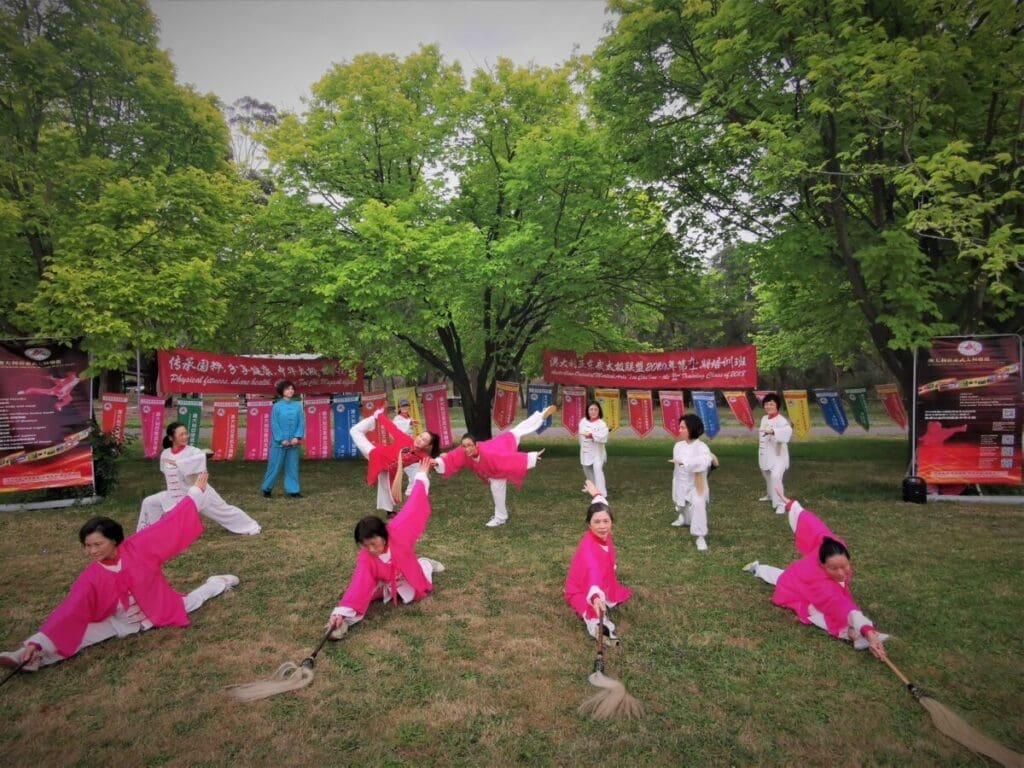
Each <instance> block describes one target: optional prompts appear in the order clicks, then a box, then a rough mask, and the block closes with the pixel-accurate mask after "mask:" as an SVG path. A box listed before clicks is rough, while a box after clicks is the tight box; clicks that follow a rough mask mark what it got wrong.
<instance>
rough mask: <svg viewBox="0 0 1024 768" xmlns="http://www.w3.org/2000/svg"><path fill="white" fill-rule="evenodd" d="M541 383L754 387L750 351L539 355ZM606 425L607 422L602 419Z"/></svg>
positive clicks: (555, 352) (559, 352)
mask: <svg viewBox="0 0 1024 768" xmlns="http://www.w3.org/2000/svg"><path fill="white" fill-rule="evenodd" d="M544 378H545V379H546V380H547V381H550V382H553V383H555V384H578V385H584V386H586V385H590V386H594V387H624V388H641V387H643V388H647V389H657V388H660V387H670V388H674V389H689V388H691V387H705V388H707V387H722V388H729V389H739V388H751V387H756V386H757V350H756V349H755V348H754V347H753V345H748V346H744V347H727V348H722V349H696V350H683V351H678V352H622V353H615V352H588V353H587V354H585V355H583V356H582V357H580V356H579V355H577V354H576V353H575V352H569V351H564V350H545V351H544ZM606 421H607V419H606Z"/></svg>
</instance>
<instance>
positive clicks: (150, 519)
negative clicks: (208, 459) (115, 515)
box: [135, 485, 261, 536]
mask: <svg viewBox="0 0 1024 768" xmlns="http://www.w3.org/2000/svg"><path fill="white" fill-rule="evenodd" d="M164 493H166V491H164ZM162 496H163V494H160V493H154V494H153V495H152V496H147V497H146V498H144V499H143V500H142V508H141V510H140V511H139V523H138V525H137V526H136V528H135V530H136V531H141V530H142V529H143V528H145V527H146V526H147V525H152V524H153V523H155V522H156V521H157V520H159V519H160V518H161V517H163V516H164V515H165V514H167V512H170V509H167V510H165V509H164V508H163V504H162V503H161V498H162ZM204 498H205V501H204V502H203V505H202V509H200V510H199V513H200V514H201V515H202V516H203V517H205V518H208V519H210V520H212V521H213V522H215V523H217V524H218V525H220V526H222V527H224V528H226V529H227V530H229V531H230V532H231V533H237V534H240V535H242V536H255V535H256V534H257V533H259V532H260V530H261V529H260V524H259V523H257V522H256V521H255V520H253V519H252V518H251V517H249V515H247V514H246V513H245V512H243V511H242V510H241V509H239V508H238V507H235V506H232V505H231V504H228V503H227V502H226V501H224V499H222V498H221V495H220V494H219V493H217V491H215V490H214V489H213V486H212V485H208V486H206V493H205V494H204Z"/></svg>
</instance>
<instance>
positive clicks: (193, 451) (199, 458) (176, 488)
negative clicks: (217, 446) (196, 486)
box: [136, 421, 260, 536]
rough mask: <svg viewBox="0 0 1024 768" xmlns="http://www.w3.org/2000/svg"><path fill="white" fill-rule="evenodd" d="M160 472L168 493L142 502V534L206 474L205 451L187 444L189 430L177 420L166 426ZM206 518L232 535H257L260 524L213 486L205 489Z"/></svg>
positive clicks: (159, 494)
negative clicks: (196, 480) (227, 500)
mask: <svg viewBox="0 0 1024 768" xmlns="http://www.w3.org/2000/svg"><path fill="white" fill-rule="evenodd" d="M160 471H161V472H163V474H164V480H165V481H166V483H167V490H166V491H161V492H160V493H154V494H153V495H152V496H147V497H146V498H144V499H143V500H142V510H141V511H140V512H139V523H138V525H137V527H136V530H139V531H141V530H142V529H143V528H145V527H146V526H147V525H152V524H153V523H155V522H156V521H157V520H159V519H160V518H161V517H163V516H164V515H165V514H167V513H168V512H170V511H171V510H172V509H174V506H175V505H176V504H177V503H178V502H179V501H181V500H182V499H183V498H185V494H186V493H187V492H188V487H189V486H190V485H191V484H192V482H193V480H194V479H195V478H196V476H198V475H199V474H200V473H201V472H205V471H206V452H205V451H201V450H199V449H198V448H196V447H195V446H193V445H189V444H188V427H186V426H185V425H184V424H182V423H181V422H178V421H172V422H171V423H170V424H168V425H167V434H166V436H165V437H164V450H163V453H161V454H160ZM202 514H203V516H204V517H207V518H209V519H210V520H213V522H215V523H217V524H219V525H222V526H223V527H225V528H227V529H228V530H229V531H231V533H238V534H242V535H245V536H255V535H256V534H257V533H259V532H260V524H259V523H257V522H256V521H255V520H253V519H252V518H251V517H249V516H248V515H247V514H245V512H243V511H242V510H241V509H239V508H238V507H233V506H231V505H230V504H228V503H227V502H226V501H224V499H222V498H221V496H220V494H219V493H217V491H215V490H214V489H213V486H212V485H209V484H207V486H206V501H205V503H204V504H203V509H202Z"/></svg>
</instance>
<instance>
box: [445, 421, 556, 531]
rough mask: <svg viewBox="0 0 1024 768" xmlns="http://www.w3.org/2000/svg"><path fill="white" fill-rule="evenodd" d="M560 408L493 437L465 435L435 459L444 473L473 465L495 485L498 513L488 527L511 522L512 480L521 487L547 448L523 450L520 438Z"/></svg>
mask: <svg viewBox="0 0 1024 768" xmlns="http://www.w3.org/2000/svg"><path fill="white" fill-rule="evenodd" d="M557 410H558V409H557V408H556V407H555V406H553V405H549V406H548V407H547V408H545V409H544V410H543V411H536V412H535V413H533V414H532V415H531V416H530V417H529V418H527V419H524V420H523V421H521V422H519V423H518V424H516V425H515V426H514V427H512V429H510V430H509V431H508V432H503V433H502V434H500V435H498V436H497V437H495V438H492V439H491V440H483V441H480V442H477V440H476V438H474V437H473V436H472V435H464V436H463V437H462V441H461V445H459V447H458V448H455V449H454V450H451V451H449V452H448V453H445V454H443V455H442V456H439V457H438V458H437V460H436V461H435V462H434V466H435V468H436V469H437V471H438V472H440V473H441V476H442V477H451V476H452V475H454V474H455V473H456V472H458V471H459V470H460V469H462V468H463V467H469V468H470V469H472V470H473V471H474V472H475V473H476V475H477V477H479V478H480V479H481V480H483V481H484V482H485V483H488V484H489V485H490V486H491V497H492V498H493V499H494V516H493V517H491V519H490V520H488V521H487V523H486V526H487V527H488V528H497V527H498V526H499V525H504V524H505V523H507V522H508V507H507V506H506V504H505V497H506V494H507V491H508V481H509V480H511V481H512V482H513V483H515V485H516V487H517V488H518V487H520V486H521V485H522V484H523V478H525V477H526V473H527V472H528V471H529V470H531V469H533V468H534V467H535V466H537V462H538V461H539V460H540V457H541V454H543V453H544V451H543V450H540V451H529V452H528V453H520V451H519V441H520V440H521V439H522V438H523V437H525V436H526V435H529V434H532V433H534V432H536V431H537V430H538V429H540V428H541V425H542V424H543V423H544V420H545V419H547V418H548V417H549V416H551V415H552V414H553V413H554V412H555V411H557Z"/></svg>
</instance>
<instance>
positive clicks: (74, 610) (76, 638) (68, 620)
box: [39, 569, 100, 657]
mask: <svg viewBox="0 0 1024 768" xmlns="http://www.w3.org/2000/svg"><path fill="white" fill-rule="evenodd" d="M99 603H100V600H99V596H98V595H97V593H96V588H95V585H94V584H93V580H92V578H91V574H90V573H89V570H88V569H86V570H85V571H83V572H82V573H81V574H80V575H79V577H78V578H77V579H75V583H74V584H72V585H71V591H70V592H68V596H67V597H65V598H64V600H63V602H61V604H60V605H58V606H57V607H56V608H55V609H54V610H53V613H51V614H50V615H49V616H48V617H47V619H46V621H44V622H43V626H42V627H40V629H39V631H40V632H42V633H43V634H44V635H46V636H47V637H48V638H50V641H51V642H52V643H53V644H54V646H56V648H57V652H58V653H59V654H60V655H61V656H65V657H67V656H73V655H74V654H75V652H76V651H77V650H78V646H79V645H80V644H81V642H82V638H83V637H84V636H85V629H86V627H87V626H88V625H89V622H90V621H93V620H96V619H97V618H98V614H99V612H100V606H99Z"/></svg>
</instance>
